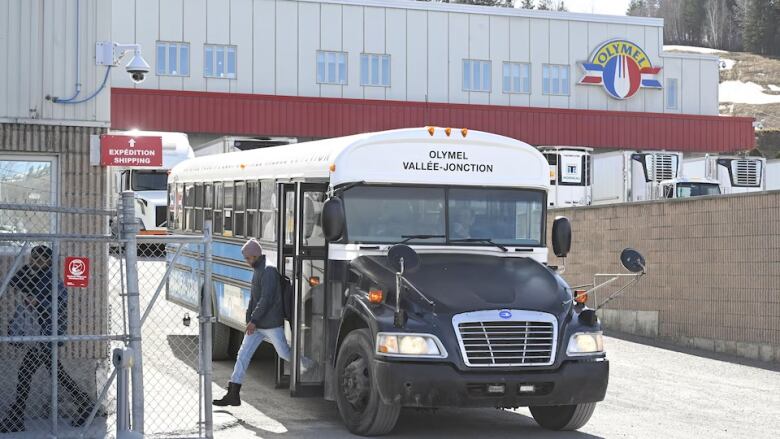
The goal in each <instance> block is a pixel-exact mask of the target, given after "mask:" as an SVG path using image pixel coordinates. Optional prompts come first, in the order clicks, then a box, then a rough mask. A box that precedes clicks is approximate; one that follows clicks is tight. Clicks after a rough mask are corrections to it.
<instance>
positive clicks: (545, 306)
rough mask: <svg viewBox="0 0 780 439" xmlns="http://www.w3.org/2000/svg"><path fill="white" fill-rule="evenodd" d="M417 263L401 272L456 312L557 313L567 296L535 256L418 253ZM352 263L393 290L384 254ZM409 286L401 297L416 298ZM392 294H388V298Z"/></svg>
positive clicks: (445, 309) (438, 307) (443, 306)
mask: <svg viewBox="0 0 780 439" xmlns="http://www.w3.org/2000/svg"><path fill="white" fill-rule="evenodd" d="M420 261H421V263H420V266H419V267H418V268H417V270H415V271H414V272H413V273H407V274H406V278H407V279H408V280H409V281H411V282H412V283H413V284H414V286H416V287H417V288H418V289H419V290H420V291H421V292H422V293H423V294H425V296H427V297H428V298H429V299H431V300H433V301H434V302H436V311H437V312H445V313H460V312H467V311H474V310H483V309H504V308H507V309H527V310H536V311H542V312H549V313H552V314H556V315H558V314H560V313H561V311H562V310H563V302H565V301H567V300H569V299H570V297H569V294H568V293H567V292H566V290H565V285H564V284H563V283H562V281H561V282H559V279H560V277H557V276H556V275H554V274H553V273H552V272H551V271H550V270H549V269H548V268H547V267H545V266H544V265H542V264H540V263H539V262H537V261H535V260H533V259H531V258H525V257H499V256H489V255H473V254H472V255H463V254H422V255H420ZM352 266H353V267H354V268H355V269H356V270H358V271H359V272H361V273H363V274H364V275H365V276H366V277H368V278H369V279H371V280H372V281H373V282H375V283H376V284H377V285H378V286H380V287H381V288H383V289H384V290H385V291H394V290H395V269H394V268H393V267H392V266H391V265H390V264H389V262H388V260H387V257H386V256H361V257H359V258H357V259H355V260H353V261H352ZM412 296H415V297H416V296H417V294H416V293H415V292H413V291H411V290H410V291H407V292H406V293H405V299H406V300H413V301H414V300H417V301H418V302H419V299H416V298H415V297H412ZM394 297H395V294H394V293H393V294H389V298H388V302H393V303H394V300H393V298H394Z"/></svg>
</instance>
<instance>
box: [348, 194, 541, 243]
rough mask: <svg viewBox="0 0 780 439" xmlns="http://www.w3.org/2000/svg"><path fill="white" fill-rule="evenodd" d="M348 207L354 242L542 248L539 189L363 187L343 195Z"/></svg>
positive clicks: (349, 230) (350, 230)
mask: <svg viewBox="0 0 780 439" xmlns="http://www.w3.org/2000/svg"><path fill="white" fill-rule="evenodd" d="M344 207H345V211H346V218H347V238H348V240H349V241H350V242H356V243H395V242H399V241H402V240H405V239H408V237H409V236H413V235H426V236H425V237H424V238H422V237H421V238H413V239H409V240H408V242H410V243H426V244H444V243H449V242H453V243H454V242H457V243H458V245H461V244H462V242H458V241H461V240H478V239H490V240H492V241H493V242H495V243H499V244H503V245H514V246H542V245H543V238H542V236H543V234H542V230H543V221H542V219H543V218H544V210H543V209H544V193H543V192H542V191H537V190H527V189H499V188H494V189H490V188H474V189H471V188H435V187H400V186H396V187H388V186H358V187H354V188H351V189H349V190H347V191H345V192H344ZM474 244H479V245H484V243H482V244H480V243H474Z"/></svg>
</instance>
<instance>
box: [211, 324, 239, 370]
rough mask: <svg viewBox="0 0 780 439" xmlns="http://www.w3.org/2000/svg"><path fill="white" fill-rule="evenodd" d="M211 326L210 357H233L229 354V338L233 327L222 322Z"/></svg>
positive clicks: (218, 359)
mask: <svg viewBox="0 0 780 439" xmlns="http://www.w3.org/2000/svg"><path fill="white" fill-rule="evenodd" d="M211 328H212V331H211V359H212V360H214V361H224V360H230V359H231V358H235V356H231V355H230V354H231V352H230V351H231V349H230V346H231V343H230V340H231V332H233V329H231V328H230V326H228V325H225V324H222V323H214V324H213V325H212V326H211Z"/></svg>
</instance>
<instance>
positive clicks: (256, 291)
mask: <svg viewBox="0 0 780 439" xmlns="http://www.w3.org/2000/svg"><path fill="white" fill-rule="evenodd" d="M253 268H254V273H253V274H252V298H251V299H249V307H248V308H247V310H246V322H247V323H249V322H252V323H254V324H255V326H257V327H258V328H263V329H269V328H278V327H279V326H282V325H283V324H284V309H283V308H282V292H281V289H280V288H279V272H278V271H276V268H274V267H266V265H265V256H261V257H259V258H258V259H257V262H255V265H254V267H253Z"/></svg>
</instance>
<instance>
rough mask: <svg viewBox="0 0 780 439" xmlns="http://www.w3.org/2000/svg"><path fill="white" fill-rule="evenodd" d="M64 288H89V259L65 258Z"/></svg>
mask: <svg viewBox="0 0 780 439" xmlns="http://www.w3.org/2000/svg"><path fill="white" fill-rule="evenodd" d="M64 278H65V286H66V287H76V288H86V287H87V286H89V258H83V257H80V256H68V257H67V258H65V276H64Z"/></svg>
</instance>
